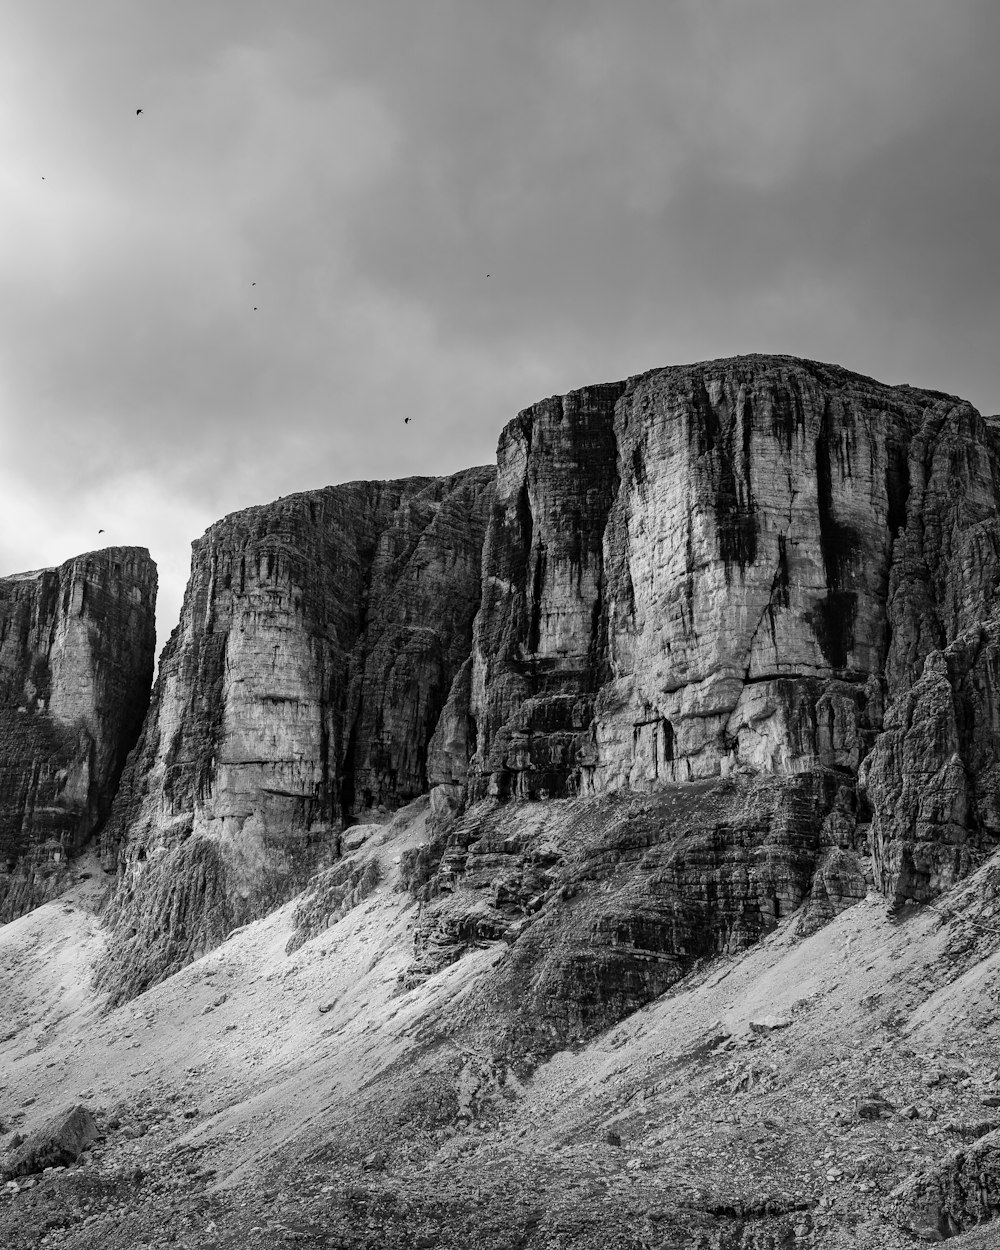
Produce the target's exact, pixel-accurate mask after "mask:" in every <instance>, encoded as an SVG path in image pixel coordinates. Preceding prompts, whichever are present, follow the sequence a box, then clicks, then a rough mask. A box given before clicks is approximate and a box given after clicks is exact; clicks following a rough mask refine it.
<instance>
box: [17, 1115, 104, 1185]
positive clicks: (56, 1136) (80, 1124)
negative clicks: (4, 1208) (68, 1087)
mask: <svg viewBox="0 0 1000 1250" xmlns="http://www.w3.org/2000/svg"><path fill="white" fill-rule="evenodd" d="M97 1136H98V1130H97V1122H96V1121H95V1119H94V1117H93V1115H92V1114H91V1113H90V1111H88V1110H87V1108H86V1107H85V1106H83V1104H82V1103H78V1104H77V1105H76V1106H75V1107H68V1108H65V1109H64V1110H62V1111H59V1112H56V1114H55V1115H52V1116H50V1117H49V1119H48V1120H46V1121H45V1123H44V1124H43V1125H41V1127H40V1128H37V1129H35V1131H34V1132H33V1133H30V1134H29V1135H28V1137H27V1138H26V1139H25V1140H24V1142H22V1144H21V1145H20V1146H18V1148H17V1149H16V1150H15V1151H14V1153H13V1154H12V1155H10V1156H9V1157H8V1159H7V1161H6V1163H5V1164H4V1167H3V1178H4V1180H13V1179H14V1178H15V1177H18V1176H30V1175H32V1174H33V1173H35V1172H41V1171H43V1170H44V1169H45V1168H48V1167H66V1166H68V1165H69V1164H71V1163H75V1162H76V1161H77V1159H79V1157H80V1155H81V1154H82V1153H83V1151H84V1150H86V1148H87V1147H88V1146H89V1145H90V1143H91V1142H92V1141H93V1140H94V1139H95V1138H96V1137H97Z"/></svg>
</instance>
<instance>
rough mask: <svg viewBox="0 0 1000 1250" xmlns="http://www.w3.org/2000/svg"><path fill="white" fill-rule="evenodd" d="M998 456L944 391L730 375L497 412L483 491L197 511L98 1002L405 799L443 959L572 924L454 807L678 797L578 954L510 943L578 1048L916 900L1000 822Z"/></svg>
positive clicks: (521, 866) (106, 853) (766, 369)
mask: <svg viewBox="0 0 1000 1250" xmlns="http://www.w3.org/2000/svg"><path fill="white" fill-rule="evenodd" d="M998 446H1000V440H998V437H997V434H996V432H995V430H994V428H993V427H992V426H991V425H990V423H989V422H987V421H985V420H984V419H983V418H982V417H980V416H979V414H978V413H977V412H976V411H975V410H974V409H973V408H972V407H971V406H970V405H968V404H967V403H964V402H963V401H961V400H958V399H955V398H952V397H949V396H945V395H941V394H938V393H936V392H927V391H919V390H916V389H914V388H911V387H891V386H885V385H882V384H880V383H878V382H875V381H873V380H871V379H869V378H863V377H860V376H858V375H857V374H852V373H849V372H848V371H846V370H843V369H839V368H837V367H835V366H829V365H821V364H816V363H814V362H809V361H801V360H796V359H793V358H790V357H763V356H747V357H740V358H737V359H733V360H720V361H713V362H709V363H706V364H701V365H692V366H685V367H672V368H666V369H660V370H655V371H653V372H650V373H648V374H645V375H642V376H639V377H635V378H631V379H629V380H628V381H626V382H622V383H615V384H610V385H604V386H595V387H590V388H586V389H584V390H581V391H577V392H573V393H571V394H570V395H567V396H565V397H555V398H552V399H548V400H545V401H543V402H541V403H539V404H536V405H534V406H533V407H531V408H529V409H526V410H525V411H524V412H522V413H520V414H519V416H518V417H517V418H516V419H515V420H514V421H512V422H511V423H510V424H509V425H508V426H507V428H506V429H505V430H504V431H503V433H502V435H501V438H500V443H499V448H498V466H497V471H496V486H495V490H494V486H493V481H494V474H493V472H492V471H491V470H489V469H480V470H472V471H470V472H469V473H467V474H459V475H457V476H456V477H454V478H451V479H447V480H445V481H432V480H425V479H420V480H416V481H410V482H402V483H388V484H383V485H378V484H362V483H355V484H351V485H349V486H345V487H336V488H330V489H328V490H326V491H321V492H315V493H312V494H305V495H298V496H293V497H291V498H289V499H286V500H281V501H279V502H278V503H276V504H272V505H269V506H267V507H264V508H257V509H252V510H250V511H248V512H246V513H240V514H237V515H236V516H234V517H231V518H227V519H226V520H225V521H223V522H220V523H219V524H218V525H216V526H214V527H213V528H212V529H211V530H209V531H208V533H207V534H206V535H205V537H204V538H203V539H202V540H200V542H199V543H198V544H196V547H195V555H194V562H193V566H192V579H191V583H190V585H189V588H188V593H187V598H186V600H185V606H184V610H183V614H182V621H181V625H180V626H179V629H178V630H177V631H175V634H174V636H173V638H172V639H171V642H170V644H169V645H168V648H167V651H166V653H165V655H164V662H163V667H162V672H161V678H160V681H159V684H158V686H157V691H156V695H155V697H154V703H153V707H152V708H151V712H150V717H149V719H148V721H147V724H146V727H145V730H144V733H143V739H142V743H141V745H140V748H139V750H138V751H137V752H136V755H135V758H134V760H133V763H132V766H131V767H130V769H129V772H128V773H127V775H126V778H125V781H124V784H123V786H122V792H121V794H120V796H119V799H118V802H117V803H116V807H115V811H114V813H113V815H112V818H111V820H110V821H109V823H108V826H107V829H106V830H105V831H104V834H103V836H102V854H103V857H104V862H105V864H106V865H107V866H108V867H109V868H111V867H115V868H117V870H118V873H119V882H118V887H117V892H116V897H115V902H114V904H113V906H112V908H111V910H110V912H109V919H110V920H111V922H112V924H113V926H114V935H115V936H114V941H113V944H112V952H111V956H110V958H109V960H108V961H107V963H106V965H105V969H104V982H103V983H104V984H105V985H107V986H108V987H109V988H110V989H112V991H113V993H114V994H115V995H117V996H127V995H128V994H132V993H135V992H137V991H138V990H140V989H141V988H142V987H143V986H144V985H146V984H148V983H149V982H150V980H152V979H156V978H157V977H160V976H163V975H165V974H167V973H168V972H169V971H171V970H172V969H176V968H177V967H179V966H181V965H182V964H183V963H184V962H185V961H187V960H189V959H190V958H192V957H194V956H196V955H197V954H198V953H200V952H202V951H204V950H207V949H209V948H210V947H211V946H212V945H214V944H215V943H217V942H219V941H220V940H221V939H222V938H223V937H224V936H225V934H226V933H227V932H229V931H230V930H231V929H232V928H234V927H236V926H237V925H239V924H241V923H243V922H244V921H246V920H247V919H249V918H251V917H253V916H256V915H260V914H263V913H264V912H265V911H266V910H267V909H268V908H269V907H270V906H273V905H274V904H275V903H276V902H278V901H279V900H281V899H283V898H285V897H287V896H288V894H289V892H291V891H294V889H297V888H299V887H300V886H301V885H302V884H303V883H304V882H305V881H306V880H307V879H308V878H309V876H310V874H311V873H313V872H314V871H315V870H316V869H317V868H320V867H323V866H324V865H326V864H328V863H330V862H332V861H333V860H334V859H336V857H337V855H338V854H339V853H340V851H341V850H342V848H341V846H340V842H339V836H340V831H341V829H342V828H343V827H344V826H345V825H348V824H350V823H351V821H353V820H354V819H356V818H357V816H358V814H359V813H364V812H365V811H367V810H369V809H371V808H378V807H379V806H385V807H389V808H392V807H394V806H397V805H398V804H399V803H401V802H404V801H406V800H407V799H409V798H412V797H414V796H415V795H417V794H419V793H421V792H423V791H425V790H426V789H428V788H430V789H431V800H432V809H433V811H434V813H435V837H434V839H433V840H432V842H431V843H430V844H429V846H428V847H427V848H426V849H425V851H424V852H423V858H422V862H421V864H420V865H419V866H418V867H417V868H416V869H415V872H414V874H413V880H414V882H415V888H417V889H419V890H420V891H421V894H422V896H423V897H424V898H425V899H427V900H430V901H432V906H431V907H430V908H429V909H428V910H427V912H426V914H425V915H424V918H423V921H422V938H421V939H420V941H422V942H424V943H425V944H429V946H428V948H429V949H431V950H433V951H436V952H437V954H436V956H435V958H437V959H439V960H440V959H444V958H453V957H456V956H457V955H458V954H460V953H461V951H462V950H464V949H466V947H467V943H468V942H469V941H470V940H473V939H475V938H476V937H477V935H478V936H482V935H483V934H488V935H491V936H496V935H498V934H499V933H501V932H506V931H507V930H508V929H509V926H510V925H511V924H512V923H514V922H517V921H526V920H527V919H528V918H529V917H533V918H534V919H532V925H533V926H534V930H535V932H536V934H542V933H543V932H546V931H547V926H554V930H553V932H554V933H555V932H556V931H558V933H559V934H561V935H563V936H565V935H566V934H567V933H568V932H569V930H568V929H565V927H564V921H566V920H567V917H568V916H569V915H570V913H571V912H572V906H571V905H570V903H569V897H570V895H568V894H567V891H568V890H569V891H576V890H577V889H578V888H583V887H582V886H579V884H577V885H574V884H573V883H572V882H569V881H567V880H566V879H565V873H563V870H562V868H560V867H559V865H560V864H563V861H564V858H565V857H563V859H560V860H559V861H558V863H557V861H556V860H555V859H552V858H551V857H549V858H548V859H547V858H546V857H547V856H549V851H548V850H547V849H545V848H544V847H543V849H542V851H541V852H540V854H541V855H542V862H540V863H536V862H535V859H536V853H535V850H533V849H531V848H530V847H528V846H527V845H525V846H516V847H514V848H512V849H511V848H501V847H497V846H494V845H493V842H494V839H493V837H492V835H491V834H490V832H489V829H490V819H489V818H488V817H487V815H484V812H486V811H487V809H483V810H481V809H480V806H479V805H480V804H481V803H483V802H486V803H487V804H489V803H493V802H496V801H498V800H499V801H500V802H504V801H507V800H511V799H513V800H518V801H520V800H539V799H546V798H562V797H566V798H574V797H575V798H577V799H582V798H588V797H590V798H597V797H599V796H601V795H610V794H614V793H618V792H622V791H627V792H630V793H632V794H639V795H641V794H649V795H651V796H655V795H656V794H657V793H659V792H664V791H668V790H669V791H670V792H671V793H673V792H674V788H675V787H678V786H679V787H682V788H683V787H692V786H693V787H695V788H694V789H688V790H683V791H681V792H677V793H681V794H682V798H683V801H682V803H681V806H680V808H676V809H669V810H668V809H664V808H663V805H662V803H659V802H658V801H657V800H656V799H655V797H652V798H651V799H650V802H649V803H648V804H647V805H646V810H645V811H644V813H640V812H638V809H637V811H636V813H634V821H633V823H636V822H637V827H636V828H634V829H633V830H632V832H631V833H629V834H628V835H627V836H626V835H625V834H624V833H622V832H620V831H616V830H617V825H616V824H615V822H614V821H613V820H612V821H611V823H610V824H608V825H607V826H606V827H603V826H602V825H601V823H600V819H597V818H595V819H597V824H596V825H595V828H596V829H597V830H598V838H597V841H598V842H600V838H601V836H603V837H604V838H605V841H606V842H607V846H605V847H604V849H603V850H602V849H601V847H600V846H598V845H596V844H595V846H594V848H593V854H594V855H596V856H597V860H596V862H597V863H598V864H600V863H604V861H605V860H607V861H608V863H610V862H611V861H610V860H609V859H608V857H609V856H611V855H612V851H611V849H610V847H611V843H615V844H616V845H617V843H618V841H620V840H621V839H622V838H624V842H622V845H621V847H620V848H619V849H618V850H616V851H615V852H614V863H615V864H617V865H618V868H617V869H616V871H617V872H622V871H624V868H625V865H626V864H627V863H632V865H633V870H630V871H632V876H631V877H630V878H629V884H628V888H627V889H626V890H625V892H624V894H623V895H622V897H621V899H620V900H619V903H618V904H616V905H615V906H614V907H611V908H610V911H609V912H608V914H607V915H606V916H604V917H603V918H597V919H595V914H594V913H593V911H592V910H591V909H585V910H584V914H585V915H586V917H587V918H588V919H587V921H586V924H585V925H584V926H583V927H582V928H579V932H577V936H576V938H575V939H574V942H575V945H574V946H573V950H572V951H569V950H568V948H565V944H564V943H563V942H562V939H561V938H559V939H558V940H557V939H556V938H555V937H552V936H551V935H550V937H549V938H546V939H545V940H544V942H543V943H542V944H541V945H538V944H537V943H534V940H533V939H532V941H525V943H524V945H523V947H522V948H521V950H522V952H523V953H526V952H528V951H529V950H531V949H534V948H535V946H538V950H537V955H538V959H540V960H541V961H542V964H544V967H545V969H547V971H545V973H544V977H543V973H542V971H541V970H540V969H541V965H539V967H537V968H535V967H534V965H533V964H532V967H533V968H534V971H525V973H524V975H525V976H527V977H528V980H529V981H530V980H531V978H532V977H543V980H544V981H545V984H546V985H548V984H549V983H550V981H551V979H552V978H553V977H554V978H555V982H553V984H554V983H558V985H559V991H558V993H559V995H560V996H562V997H563V998H566V999H567V1000H574V999H579V1002H578V1003H577V1006H576V1007H569V1008H567V1012H568V1014H567V1015H566V1017H565V1027H566V1028H567V1029H569V1031H570V1032H571V1033H574V1032H575V1031H576V1030H577V1028H578V1026H579V1027H583V1026H582V1025H581V1023H580V1022H581V1021H587V1022H589V1023H588V1024H587V1026H586V1027H587V1028H596V1027H600V1026H601V1024H602V1022H605V1023H606V1022H607V1020H608V1019H609V1018H611V1017H612V1016H614V1014H615V1012H619V1013H620V1012H622V1011H626V1010H631V1009H632V1008H633V1007H634V1006H635V1005H637V1004H638V1003H641V1002H643V1001H647V1000H648V999H649V998H650V997H652V996H655V995H656V994H658V993H660V992H661V991H662V988H663V987H664V985H666V984H669V983H671V982H672V981H673V980H676V979H677V978H678V977H680V976H682V975H683V974H684V972H685V971H686V969H688V968H689V967H690V966H691V963H692V961H693V960H695V959H698V958H702V957H704V956H705V955H707V954H711V953H712V952H718V951H725V950H730V951H731V950H735V949H738V948H739V947H740V946H741V945H746V944H748V943H752V942H754V941H756V940H758V939H759V937H760V936H761V935H762V934H764V933H766V932H768V931H769V930H770V929H771V928H773V927H774V925H775V924H776V923H777V922H778V921H779V920H780V919H781V918H783V917H784V916H786V915H788V914H789V913H791V912H793V911H795V910H796V909H798V908H800V907H803V906H804V907H805V910H804V911H803V912H802V916H801V919H800V923H801V924H802V925H803V926H805V927H809V926H815V925H817V924H820V923H823V922H824V921H826V920H828V919H829V918H830V917H831V916H832V915H834V914H836V912H837V911H838V910H840V909H841V908H843V907H845V906H848V905H850V904H852V903H854V902H856V901H857V900H858V899H860V898H862V897H863V896H864V894H865V891H866V888H867V885H868V884H869V883H870V882H877V884H878V886H879V888H880V889H881V890H882V891H883V893H885V894H886V895H887V896H888V897H891V898H893V899H895V900H896V901H897V903H900V904H901V903H903V902H905V901H906V900H908V899H925V898H929V897H931V896H932V895H933V894H935V893H936V892H939V891H940V890H941V889H943V888H946V887H947V886H948V885H949V884H950V883H952V882H954V881H955V880H957V879H959V878H960V877H961V876H963V875H965V874H967V873H968V872H969V871H970V870H972V869H973V868H974V867H975V866H976V865H977V864H978V863H980V862H981V861H982V859H983V857H984V855H985V854H986V853H987V852H988V851H989V849H990V848H991V847H992V846H994V845H995V844H996V842H997V840H998V836H1000V791H998V790H997V785H998V780H997V779H998V777H1000V772H998V766H997V760H998V758H1000V752H998V746H1000V740H998V726H997V723H996V715H995V713H994V711H993V709H994V707H995V706H996V699H995V697H994V692H995V675H996V673H995V670H996V664H997V655H998V652H997V637H998V633H997V631H998V629H1000V626H998V625H997V624H996V623H995V622H994V620H993V613H994V602H993V596H994V587H995V586H996V585H997V582H998V579H1000V568H998V563H1000V554H998V553H1000V524H998V520H997V517H998V513H1000V462H998ZM480 552H482V557H481V564H480ZM477 608H478V611H477ZM473 617H475V621H474V624H473ZM859 779H860V781H861V782H862V783H863V784H862V785H861V786H860V787H859ZM710 783H711V784H710ZM723 783H725V784H723ZM699 786H702V787H703V789H701V790H699V789H698V788H697V787H699ZM705 786H707V787H708V788H707V790H706V789H704V787H705ZM469 805H471V806H469ZM466 807H468V809H469V810H468V813H467V814H466V815H465V816H463V812H465V810H466ZM580 810H581V820H583V821H584V824H586V823H587V822H588V821H589V820H590V818H589V817H586V819H585V818H584V816H583V813H584V811H585V809H584V808H581V809H580ZM586 810H587V811H589V810H590V809H589V808H587V809H586ZM680 813H682V814H683V819H681V816H680ZM601 819H603V818H601ZM640 827H641V830H642V832H641V834H640V833H639V832H638V829H639V828H640ZM602 829H603V833H602V832H601V831H602ZM582 836H583V835H582V834H581V837H582ZM543 841H544V840H543ZM584 841H585V842H586V841H587V839H586V838H584ZM588 845H589V842H588ZM574 853H575V852H574ZM484 856H485V858H484ZM602 856H603V859H602ZM608 863H604V867H595V868H593V871H592V873H591V877H592V879H593V880H595V881H598V882H600V881H603V874H605V873H606V872H609V871H610V868H609V867H608ZM473 865H474V866H475V873H474V874H473V875H472V876H468V875H467V872H468V869H469V866H473ZM525 865H528V867H527V868H526V867H525ZM512 873H513V874H515V875H517V874H521V873H526V876H525V880H524V881H523V882H521V883H520V884H518V885H516V886H512V885H511V879H510V878H511V874H512ZM593 888H595V889H598V888H599V889H605V888H608V887H607V885H606V884H604V885H596V886H594V887H593ZM484 890H485V891H486V894H484ZM336 891H337V892H339V891H341V885H337V887H336ZM487 896H488V897H489V899H490V900H491V901H490V903H489V906H488V907H487V912H488V913H489V914H488V915H484V914H483V900H484V898H486V897H487ZM609 901H610V900H609ZM491 909H492V910H491ZM543 913H544V914H543ZM536 921H538V923H536ZM567 922H568V921H567ZM442 926H443V929H444V931H446V932H447V933H448V934H450V937H449V938H448V940H447V941H445V942H444V943H443V945H442V943H441V942H440V941H438V940H437V938H435V937H434V934H435V933H438V932H439V930H441V928H442ZM588 926H592V927H589V928H588ZM418 945H419V942H418ZM543 948H544V949H543ZM558 951H563V952H564V955H565V958H564V962H563V964H562V965H560V966H559V968H557V966H556V965H557V964H558V958H559V957H557V954H556V952H558ZM526 957H527V956H526V954H523V955H522V962H523V959H524V958H526ZM554 960H555V961H556V962H555V963H554V962H553V961H554ZM432 962H433V961H432ZM529 962H530V961H529ZM545 978H548V980H546V979H545ZM622 978H625V980H626V981H627V982H628V984H629V985H630V987H631V988H630V990H629V992H628V993H627V994H625V995H624V997H623V996H622V993H621V984H622ZM515 997H516V998H517V1001H518V1002H520V1003H522V1004H523V1002H526V1001H528V1000H529V999H531V1000H532V1001H534V1000H535V999H536V998H537V995H535V994H534V991H532V992H531V993H529V994H527V997H525V995H524V994H520V993H518V995H515ZM574 1020H575V1021H576V1023H575V1024H574V1023H573V1021H574ZM584 1031H586V1029H585V1030H584ZM560 1036H561V1034H560V1032H559V1030H558V1029H557V1030H556V1033H554V1034H552V1036H551V1038H550V1045H551V1046H557V1045H558V1044H559V1037H560Z"/></svg>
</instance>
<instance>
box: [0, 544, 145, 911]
mask: <svg viewBox="0 0 1000 1250" xmlns="http://www.w3.org/2000/svg"><path fill="white" fill-rule="evenodd" d="M155 603H156V566H155V564H154V563H153V561H152V560H151V559H150V557H149V553H148V552H147V551H146V550H144V549H143V548H138V547H112V548H108V549H106V550H104V551H95V552H90V553H88V554H87V555H82V556H77V557H76V559H74V560H68V561H67V562H66V563H65V564H63V565H61V566H60V567H59V568H54V569H42V570H40V571H38V572H33V573H21V574H18V575H16V576H13V577H6V578H0V920H10V919H13V918H14V917H15V916H19V915H21V914H22V913H23V912H25V911H28V910H29V909H30V908H32V907H34V906H36V905H37V904H38V903H40V902H44V901H45V900H46V899H47V898H50V897H51V896H52V895H53V893H55V892H57V889H58V884H59V879H60V877H61V874H62V869H63V867H64V865H65V863H66V860H67V858H68V857H70V856H72V855H73V853H74V852H75V851H77V850H79V849H80V847H81V846H82V844H83V843H84V842H85V841H86V839H87V838H88V837H89V836H90V835H91V834H92V833H93V832H94V830H95V829H96V828H97V827H98V825H99V824H100V822H101V821H102V820H103V819H104V818H105V817H106V816H107V814H108V810H109V808H110V806H111V800H112V798H113V796H114V793H115V787H116V785H117V782H118V778H119V775H120V773H121V770H122V767H123V765H124V763H125V758H126V755H127V753H128V751H129V750H130V749H131V747H132V745H133V744H134V742H135V740H136V738H137V736H138V733H139V728H140V726H141V724H142V719H143V716H144V714H145V711H146V706H147V703H148V699H149V687H150V683H151V681H152V676H153V657H154V644H155V635H154V614H155Z"/></svg>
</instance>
